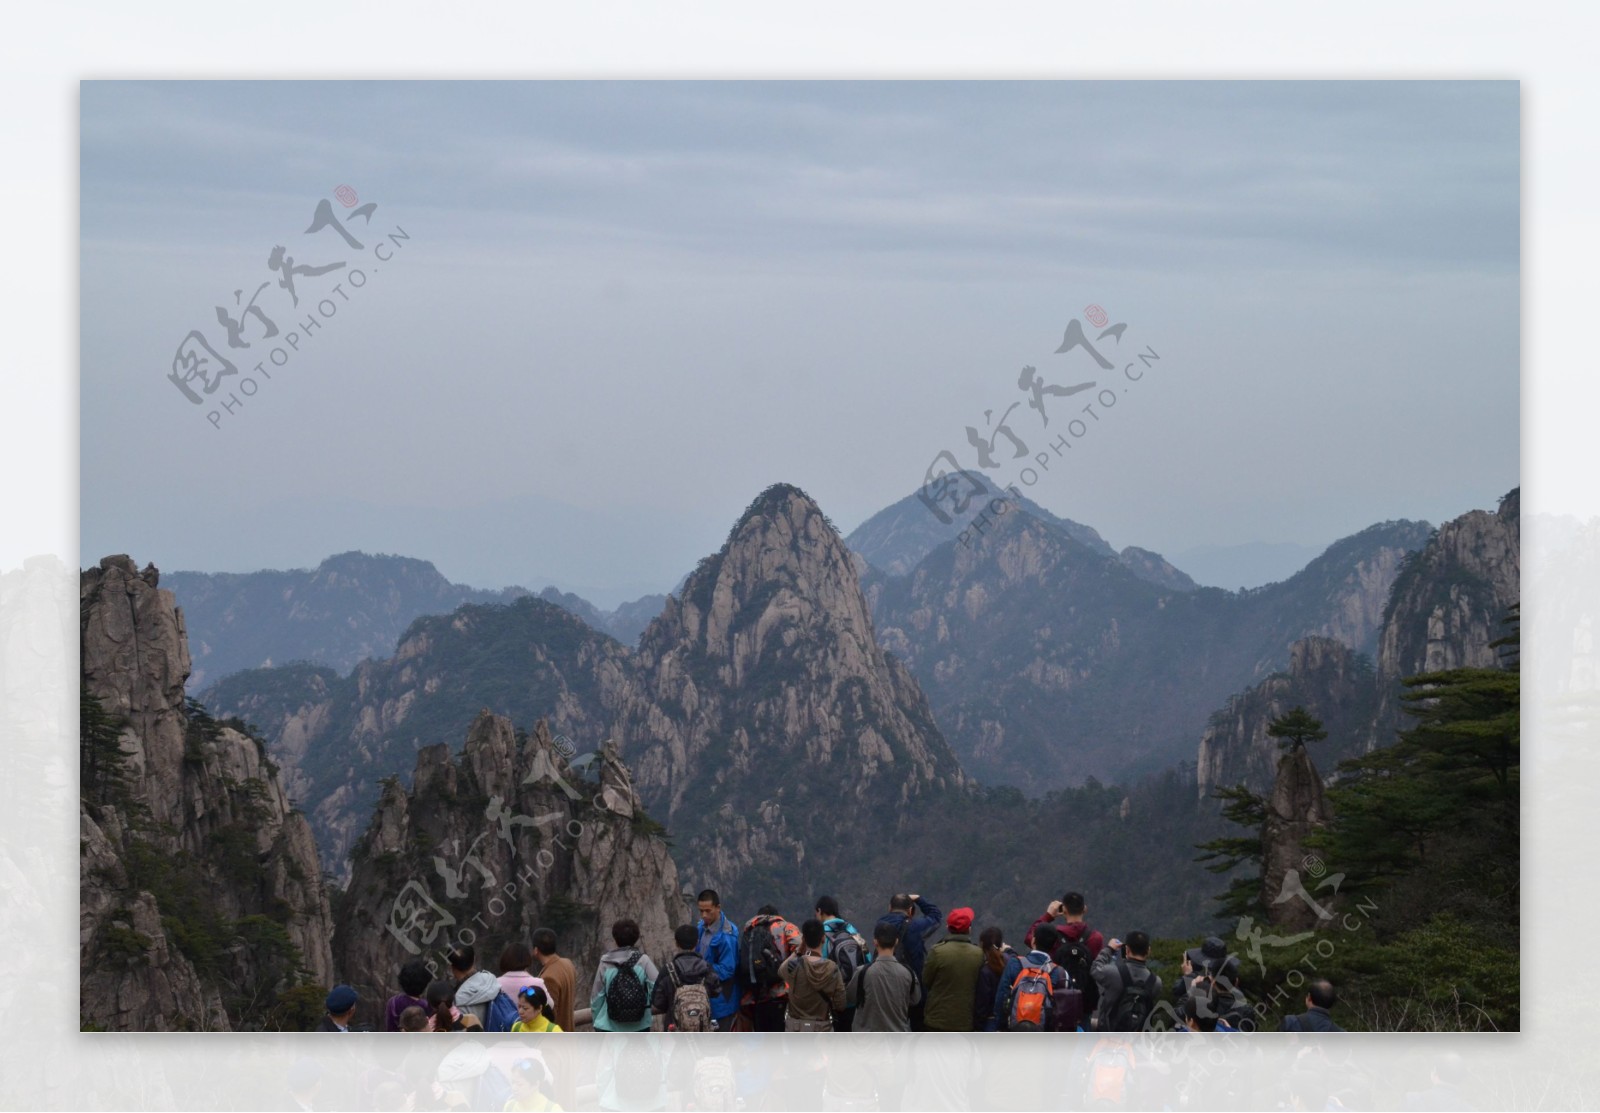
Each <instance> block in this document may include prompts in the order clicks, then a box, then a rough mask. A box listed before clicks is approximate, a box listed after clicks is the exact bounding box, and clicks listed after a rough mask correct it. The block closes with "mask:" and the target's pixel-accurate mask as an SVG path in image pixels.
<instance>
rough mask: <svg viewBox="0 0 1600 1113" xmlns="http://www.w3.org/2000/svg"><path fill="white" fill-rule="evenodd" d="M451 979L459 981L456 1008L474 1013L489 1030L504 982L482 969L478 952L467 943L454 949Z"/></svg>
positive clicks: (457, 983)
mask: <svg viewBox="0 0 1600 1113" xmlns="http://www.w3.org/2000/svg"><path fill="white" fill-rule="evenodd" d="M447 957H448V958H449V960H450V976H451V977H452V978H454V979H455V983H456V999H455V1007H456V1008H458V1009H460V1010H461V1011H462V1012H464V1013H471V1014H472V1016H473V1018H474V1019H475V1020H477V1022H478V1024H479V1025H480V1026H481V1027H484V1028H487V1027H488V1026H489V1006H490V1004H492V1003H493V1002H494V999H495V998H496V997H498V996H500V979H499V978H496V977H495V976H494V975H493V974H491V973H489V971H487V970H479V969H478V952H477V951H476V950H475V949H473V948H472V947H470V946H468V945H467V944H465V943H461V944H458V945H456V946H454V947H452V948H450V953H449V955H448V956H447Z"/></svg>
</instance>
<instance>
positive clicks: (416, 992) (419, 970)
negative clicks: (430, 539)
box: [383, 958, 433, 1032]
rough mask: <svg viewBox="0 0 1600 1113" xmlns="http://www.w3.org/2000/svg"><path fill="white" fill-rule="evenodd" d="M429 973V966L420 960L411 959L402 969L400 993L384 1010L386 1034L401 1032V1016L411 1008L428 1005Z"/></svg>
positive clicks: (390, 999) (430, 979) (391, 999)
mask: <svg viewBox="0 0 1600 1113" xmlns="http://www.w3.org/2000/svg"><path fill="white" fill-rule="evenodd" d="M432 980H433V978H432V975H430V974H429V973H428V964H427V963H425V962H423V961H422V960H421V959H420V958H414V959H411V960H410V961H409V962H407V963H406V964H405V965H404V966H402V967H400V978H399V981H400V992H399V993H396V994H395V995H394V996H393V997H391V998H389V1001H388V1003H387V1004H386V1005H385V1006H384V1009H383V1030H384V1031H385V1032H398V1031H400V1014H401V1013H403V1012H405V1011H406V1010H407V1009H409V1008H410V1007H411V1006H413V1005H416V1006H418V1007H419V1008H420V1007H423V1006H426V1005H427V1003H428V1002H427V1000H426V999H425V998H424V997H423V994H425V993H427V992H428V983H429V982H430V981H432Z"/></svg>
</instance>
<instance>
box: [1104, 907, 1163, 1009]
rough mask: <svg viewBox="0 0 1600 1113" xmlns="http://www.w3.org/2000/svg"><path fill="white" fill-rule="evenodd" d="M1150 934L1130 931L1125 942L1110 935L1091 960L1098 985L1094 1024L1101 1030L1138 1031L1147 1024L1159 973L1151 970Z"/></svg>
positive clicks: (1157, 994)
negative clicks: (1098, 1003) (1098, 997)
mask: <svg viewBox="0 0 1600 1113" xmlns="http://www.w3.org/2000/svg"><path fill="white" fill-rule="evenodd" d="M1149 958H1150V937H1149V936H1148V935H1146V934H1145V933H1144V932H1142V931H1130V932H1129V933H1128V940H1127V942H1126V943H1124V942H1123V941H1121V940H1119V939H1113V940H1111V941H1110V942H1108V943H1107V944H1106V945H1105V949H1104V950H1102V951H1101V952H1100V954H1099V956H1098V957H1096V958H1095V960H1094V968H1093V970H1092V973H1093V975H1094V980H1095V982H1096V983H1098V984H1099V987H1100V1005H1099V1009H1098V1011H1097V1012H1096V1013H1095V1027H1096V1028H1097V1029H1098V1030H1099V1031H1102V1032H1139V1031H1143V1030H1144V1028H1145V1026H1146V1025H1147V1024H1149V1022H1150V1019H1151V1017H1152V1016H1153V1015H1154V1014H1155V1008H1156V1004H1157V1003H1158V1002H1159V1001H1160V1000H1161V976H1160V975H1159V974H1157V973H1156V972H1155V971H1154V970H1151V969H1150V967H1149V965H1148V961H1149Z"/></svg>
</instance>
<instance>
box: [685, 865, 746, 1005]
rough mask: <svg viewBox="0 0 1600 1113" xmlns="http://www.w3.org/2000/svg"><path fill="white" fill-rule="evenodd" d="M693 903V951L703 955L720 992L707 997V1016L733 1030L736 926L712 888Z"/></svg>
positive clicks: (736, 990) (736, 997)
mask: <svg viewBox="0 0 1600 1113" xmlns="http://www.w3.org/2000/svg"><path fill="white" fill-rule="evenodd" d="M696 904H697V905H698V906H699V909H700V921H699V923H698V924H696V926H695V948H694V949H695V953H696V954H698V955H699V956H700V957H701V958H703V959H705V962H706V965H707V966H709V967H711V969H712V971H713V972H715V974H716V975H717V980H718V981H720V982H721V983H722V992H720V993H718V994H717V995H716V996H715V997H713V998H712V999H711V1019H713V1020H715V1021H716V1022H717V1026H718V1028H719V1029H720V1030H722V1031H724V1032H730V1031H732V1030H733V1016H734V1014H735V1013H737V1012H738V1011H739V982H738V979H737V977H735V974H736V972H737V970H738V968H739V929H738V927H736V926H735V925H734V922H733V921H732V920H730V919H728V917H727V916H726V915H724V914H723V911H722V898H721V897H719V896H717V891H716V890H715V889H704V890H702V891H701V893H700V896H699V898H698V899H697V901H696Z"/></svg>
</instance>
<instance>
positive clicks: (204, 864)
mask: <svg viewBox="0 0 1600 1113" xmlns="http://www.w3.org/2000/svg"><path fill="white" fill-rule="evenodd" d="M159 583H160V574H159V573H158V572H157V570H156V568H155V567H154V566H153V565H147V566H146V567H145V569H144V570H143V571H142V572H141V571H140V570H139V569H138V567H137V565H135V563H134V562H133V560H132V559H131V558H129V557H127V556H125V555H118V556H111V557H106V558H105V559H104V560H102V561H101V562H100V563H99V566H98V567H96V568H92V569H88V570H87V571H84V572H83V573H82V574H81V576H80V583H79V631H80V646H79V648H80V662H81V681H82V705H81V706H82V708H83V716H84V721H83V723H82V724H80V725H81V728H82V732H83V740H82V741H81V742H80V745H81V746H84V747H85V748H86V750H92V751H93V752H94V753H96V754H97V756H96V758H95V759H94V761H93V762H92V763H87V764H85V765H84V766H83V767H82V768H83V771H84V776H83V778H82V780H83V783H82V784H81V786H80V809H79V830H80V837H81V839H82V843H83V849H84V855H83V868H82V871H81V874H80V881H79V885H80V908H81V915H80V931H81V935H80V959H81V962H82V966H83V977H82V979H81V981H80V987H79V992H80V998H79V1000H80V1015H81V1017H82V1019H83V1021H84V1023H85V1024H93V1025H96V1026H99V1027H104V1028H111V1029H172V1028H201V1029H217V1028H224V1029H225V1028H229V1027H240V1026H243V1027H256V1028H259V1027H262V1026H263V1025H265V1024H267V1023H269V1020H270V1006H271V1005H272V1002H273V1001H274V1000H275V999H276V997H277V995H278V994H280V993H283V992H285V991H287V990H289V989H290V988H292V987H293V986H294V985H295V983H296V982H297V981H298V980H299V979H300V977H301V971H302V970H303V971H305V972H307V973H309V975H310V976H311V978H312V979H314V980H316V981H319V982H320V983H321V984H323V985H327V984H331V979H332V974H333V963H332V954H331V951H330V947H329V943H330V940H331V938H332V923H331V916H330V912H329V907H328V897H327V893H326V891H325V890H324V889H323V886H322V875H321V870H320V868H319V865H318V860H317V851H316V845H315V842H314V841H313V839H312V835H311V829H310V826H309V825H308V824H307V822H306V820H305V817H304V816H303V815H301V814H300V813H299V812H298V811H297V810H295V809H294V807H293V806H292V804H291V803H290V801H289V799H288V797H287V796H286V794H285V792H284V789H283V785H282V783H281V781H280V780H279V778H278V770H277V768H276V766H274V765H273V763H272V762H271V761H270V760H268V758H267V755H266V748H265V744H264V743H263V742H261V741H260V740H258V739H256V738H254V737H252V736H251V735H250V734H249V733H247V729H248V728H247V727H246V726H245V724H243V723H240V722H234V721H221V722H219V721H218V720H216V719H214V718H212V717H211V716H210V715H209V714H208V713H207V712H205V710H204V709H203V708H201V707H199V706H198V705H191V704H190V703H188V702H187V701H186V700H185V698H184V682H185V681H186V680H187V679H188V676H189V664H190V658H189V647H188V638H187V634H186V631H185V629H184V621H183V612H182V611H180V610H179V609H178V607H177V606H176V604H175V601H174V597H173V594H172V592H171V591H168V590H166V589H165V588H161V587H159V586H158V584H159Z"/></svg>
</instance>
